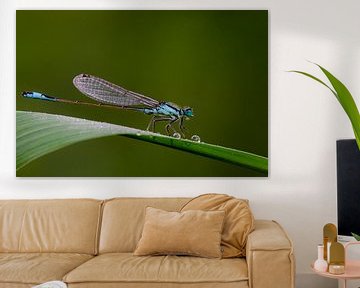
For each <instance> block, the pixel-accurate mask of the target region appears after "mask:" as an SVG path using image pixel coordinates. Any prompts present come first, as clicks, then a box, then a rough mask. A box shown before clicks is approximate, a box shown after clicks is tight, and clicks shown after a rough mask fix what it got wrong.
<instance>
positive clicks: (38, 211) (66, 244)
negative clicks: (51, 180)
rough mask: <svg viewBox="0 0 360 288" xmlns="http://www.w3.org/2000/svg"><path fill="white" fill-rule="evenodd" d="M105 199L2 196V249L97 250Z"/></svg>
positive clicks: (0, 224)
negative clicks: (11, 198) (37, 198)
mask: <svg viewBox="0 0 360 288" xmlns="http://www.w3.org/2000/svg"><path fill="white" fill-rule="evenodd" d="M101 205H102V201H99V200H92V199H64V200H0V227H1V229H0V239H1V241H0V252H4V253H6V252H15V253H16V252H29V253H38V252H49V253H51V252H58V253H83V254H95V253H96V251H97V237H98V228H99V222H100V215H101Z"/></svg>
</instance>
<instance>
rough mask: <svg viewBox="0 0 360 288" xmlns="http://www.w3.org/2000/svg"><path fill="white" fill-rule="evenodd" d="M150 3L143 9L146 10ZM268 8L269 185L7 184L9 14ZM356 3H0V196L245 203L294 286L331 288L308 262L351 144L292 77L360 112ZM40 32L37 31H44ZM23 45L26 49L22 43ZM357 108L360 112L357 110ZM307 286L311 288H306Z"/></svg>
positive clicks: (313, 93)
mask: <svg viewBox="0 0 360 288" xmlns="http://www.w3.org/2000/svg"><path fill="white" fill-rule="evenodd" d="M150 3H151V4H150ZM165 8H168V9H187V8H192V9H196V8H197V9H268V10H269V11H270V13H269V15H270V23H269V29H270V71H269V72H270V83H271V84H270V95H269V97H270V98H269V99H270V108H269V109H270V119H269V126H270V135H269V145H270V177H269V178H263V179H246V178H238V179H236V178H234V179H221V178H218V179H217V178H213V179H205V178H199V179H196V178H191V179H176V178H173V179H165V178H153V179H146V178H133V179H131V178H123V179H122V178H92V179H84V178H79V179H66V178H64V179H61V178H60V179H45V178H44V179H41V178H40V179H39V178H37V179H16V178H15V97H14V95H15V9H165ZM359 8H360V3H359V1H358V0H348V1H329V0H318V1H314V0H306V1H305V0H294V1H289V0H264V1H262V0H261V1H260V0H246V1H245V0H243V1H240V0H238V1H235V0H233V1H225V0H223V1H221V4H220V1H216V0H214V1H207V0H196V1H190V0H185V1H180V0H178V1H177V0H171V1H157V0H156V1H149V0H143V1H134V0H127V1H126V0H123V1H120V0H108V1H106V0H102V1H98V0H65V1H56V2H55V1H46V0H21V1H20V0H17V1H15V0H1V2H0V36H1V38H0V39H1V40H0V71H1V74H0V75H1V77H0V95H1V104H0V198H70V197H94V198H108V197H115V196H145V197H147V196H148V197H152V196H194V195H198V194H200V193H207V192H219V193H228V194H232V195H235V196H238V197H246V198H248V199H250V200H251V204H252V208H253V210H254V213H255V215H256V217H257V218H268V219H275V220H278V221H279V222H280V223H281V224H282V225H283V226H284V227H285V228H286V229H287V231H288V232H289V234H290V236H291V238H292V239H293V241H294V244H295V252H296V257H297V273H298V280H297V281H298V285H297V286H298V287H307V288H310V287H315V285H316V287H330V286H332V287H335V283H334V282H330V284H329V283H328V282H327V284H326V285H325V284H324V283H325V282H324V281H323V280H322V279H320V277H317V276H313V275H312V274H311V271H310V269H309V264H310V262H311V261H312V260H313V259H314V258H315V256H316V245H317V243H319V242H320V241H321V231H322V226H323V225H324V224H325V223H327V222H334V223H336V163H335V141H336V139H338V138H350V137H353V134H352V130H351V127H350V124H349V121H348V119H347V118H346V116H345V114H344V113H343V111H342V109H341V108H340V106H339V104H338V103H337V102H336V101H335V99H334V97H333V96H332V95H331V94H330V93H329V92H328V91H327V90H326V89H325V88H323V87H320V85H318V84H315V83H314V82H312V81H310V80H308V79H305V78H304V77H301V76H299V75H295V74H290V73H286V72H285V71H286V70H289V69H301V70H306V71H311V72H314V73H317V75H321V74H320V73H319V72H318V71H317V70H316V69H315V67H314V66H313V65H312V64H310V63H308V62H306V60H312V61H316V62H318V63H321V64H322V65H323V66H325V67H327V68H328V69H329V70H330V71H333V73H335V75H337V76H338V77H339V78H340V79H342V80H343V81H344V82H345V84H346V85H347V86H348V87H349V89H350V91H352V93H353V95H354V96H355V98H356V101H357V103H358V104H360V103H359V102H360V98H359V97H360V81H359V80H360V34H359V28H360V17H359V15H358V13H359V10H360V9H359ZM45 25H46V24H45ZM29 45H36V43H31V44H29ZM359 106H360V105H359ZM315 283H316V284H315Z"/></svg>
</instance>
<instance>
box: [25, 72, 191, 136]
mask: <svg viewBox="0 0 360 288" xmlns="http://www.w3.org/2000/svg"><path fill="white" fill-rule="evenodd" d="M73 83H74V85H75V87H76V88H77V89H78V90H79V91H80V92H81V93H83V94H84V95H86V96H87V97H89V98H91V99H93V100H95V101H97V102H99V104H95V103H89V102H82V101H72V100H67V99H62V98H56V97H51V96H48V95H46V94H42V93H39V92H23V93H22V95H23V96H24V97H27V98H32V99H40V100H46V101H53V102H64V103H71V104H81V105H91V106H99V105H100V106H105V107H114V108H122V109H131V110H135V111H140V112H143V113H145V114H147V115H152V118H151V120H150V122H149V125H148V126H147V130H151V131H153V132H155V125H156V123H157V122H160V121H167V122H168V123H167V124H166V126H165V128H166V132H167V134H168V135H170V134H171V130H172V132H174V133H177V131H176V129H175V128H174V127H173V125H174V124H175V123H178V124H179V129H180V131H179V132H180V133H181V134H182V136H185V127H184V120H185V119H188V118H190V117H192V116H193V111H192V108H190V107H184V108H181V107H179V106H178V105H176V104H174V103H170V102H160V101H157V100H155V99H153V98H150V97H147V96H144V95H142V94H139V93H136V92H132V91H129V90H126V89H125V88H123V87H120V86H118V85H115V84H113V83H110V82H108V81H106V80H104V79H101V78H99V77H95V76H92V75H89V74H80V75H77V76H75V78H74V80H73Z"/></svg>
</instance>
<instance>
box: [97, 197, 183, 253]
mask: <svg viewBox="0 0 360 288" xmlns="http://www.w3.org/2000/svg"><path fill="white" fill-rule="evenodd" d="M188 201H189V198H116V199H111V200H107V201H105V203H104V209H103V216H102V224H101V234H100V243H99V253H116V252H134V250H135V247H136V244H137V243H138V242H139V239H140V237H141V232H142V228H143V225H144V216H145V208H146V207H147V206H151V207H154V208H159V209H163V210H167V211H179V210H180V208H181V207H182V206H183V205H184V204H185V203H186V202H188Z"/></svg>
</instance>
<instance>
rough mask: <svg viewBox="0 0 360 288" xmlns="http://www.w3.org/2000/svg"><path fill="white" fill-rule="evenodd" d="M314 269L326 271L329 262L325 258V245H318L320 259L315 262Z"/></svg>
mask: <svg viewBox="0 0 360 288" xmlns="http://www.w3.org/2000/svg"><path fill="white" fill-rule="evenodd" d="M314 269H315V270H317V271H320V272H326V271H327V269H328V263H327V262H326V261H325V260H324V245H322V244H319V245H318V259H317V260H316V261H315V263H314Z"/></svg>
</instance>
